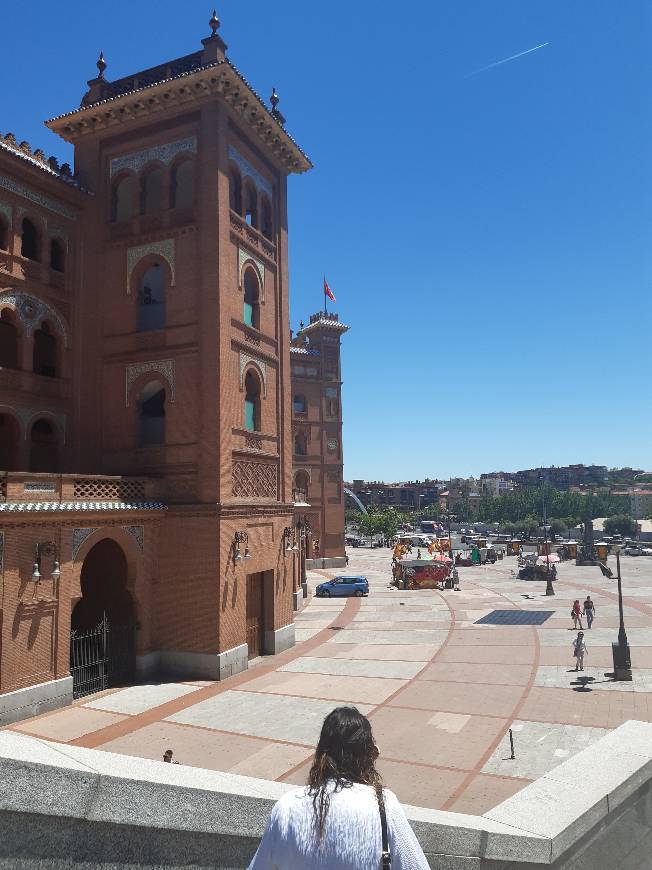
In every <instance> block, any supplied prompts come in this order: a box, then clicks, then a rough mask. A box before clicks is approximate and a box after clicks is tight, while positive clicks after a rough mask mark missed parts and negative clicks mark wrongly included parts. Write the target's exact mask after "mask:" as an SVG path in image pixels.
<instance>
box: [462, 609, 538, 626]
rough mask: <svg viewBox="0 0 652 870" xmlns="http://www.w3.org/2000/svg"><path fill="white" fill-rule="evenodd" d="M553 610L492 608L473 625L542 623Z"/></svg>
mask: <svg viewBox="0 0 652 870" xmlns="http://www.w3.org/2000/svg"><path fill="white" fill-rule="evenodd" d="M554 612H555V611H554V610H492V611H491V613H488V614H487V615H486V616H483V617H482V619H478V620H477V621H476V622H475V623H474V624H475V625H543V623H544V622H545V621H546V619H550V617H551V616H552V615H553V614H554Z"/></svg>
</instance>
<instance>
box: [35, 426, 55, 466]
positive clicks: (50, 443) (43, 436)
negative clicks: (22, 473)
mask: <svg viewBox="0 0 652 870" xmlns="http://www.w3.org/2000/svg"><path fill="white" fill-rule="evenodd" d="M29 470H30V471H50V472H52V471H58V470H59V447H58V444H57V434H56V432H55V430H54V426H53V425H52V423H50V421H49V420H43V419H41V420H37V421H36V422H35V423H34V425H33V426H32V431H31V437H30V451H29Z"/></svg>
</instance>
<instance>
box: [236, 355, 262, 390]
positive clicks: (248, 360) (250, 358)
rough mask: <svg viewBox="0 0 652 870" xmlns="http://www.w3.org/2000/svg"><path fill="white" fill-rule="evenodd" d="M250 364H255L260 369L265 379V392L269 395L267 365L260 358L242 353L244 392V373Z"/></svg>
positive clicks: (242, 386)
mask: <svg viewBox="0 0 652 870" xmlns="http://www.w3.org/2000/svg"><path fill="white" fill-rule="evenodd" d="M249 363H254V365H255V366H256V368H258V369H260V373H261V375H262V378H263V392H265V393H267V363H265V362H263V360H260V359H258V357H255V356H252V355H251V354H249V353H243V352H242V351H241V352H240V386H241V388H242V389H243V390H244V373H245V369H246V368H247V366H248V365H249Z"/></svg>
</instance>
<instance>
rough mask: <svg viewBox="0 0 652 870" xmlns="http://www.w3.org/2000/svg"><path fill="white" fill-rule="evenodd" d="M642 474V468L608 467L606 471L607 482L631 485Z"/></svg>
mask: <svg viewBox="0 0 652 870" xmlns="http://www.w3.org/2000/svg"><path fill="white" fill-rule="evenodd" d="M641 474H644V471H643V469H642V468H630V467H629V466H628V467H627V468H610V469H609V471H608V472H607V476H608V478H609V483H610V484H611V485H623V484H624V485H625V486H632V485H633V484H634V482H635V481H636V478H637V477H638V476H639V475H641Z"/></svg>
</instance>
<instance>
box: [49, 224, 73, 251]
mask: <svg viewBox="0 0 652 870" xmlns="http://www.w3.org/2000/svg"><path fill="white" fill-rule="evenodd" d="M48 235H49V236H50V238H51V239H61V240H62V241H63V242H65V243H66V251H67V250H68V249H69V247H70V245H69V244H68V231H67V230H66V229H65V228H64V227H61V226H59V225H58V224H48Z"/></svg>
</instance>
